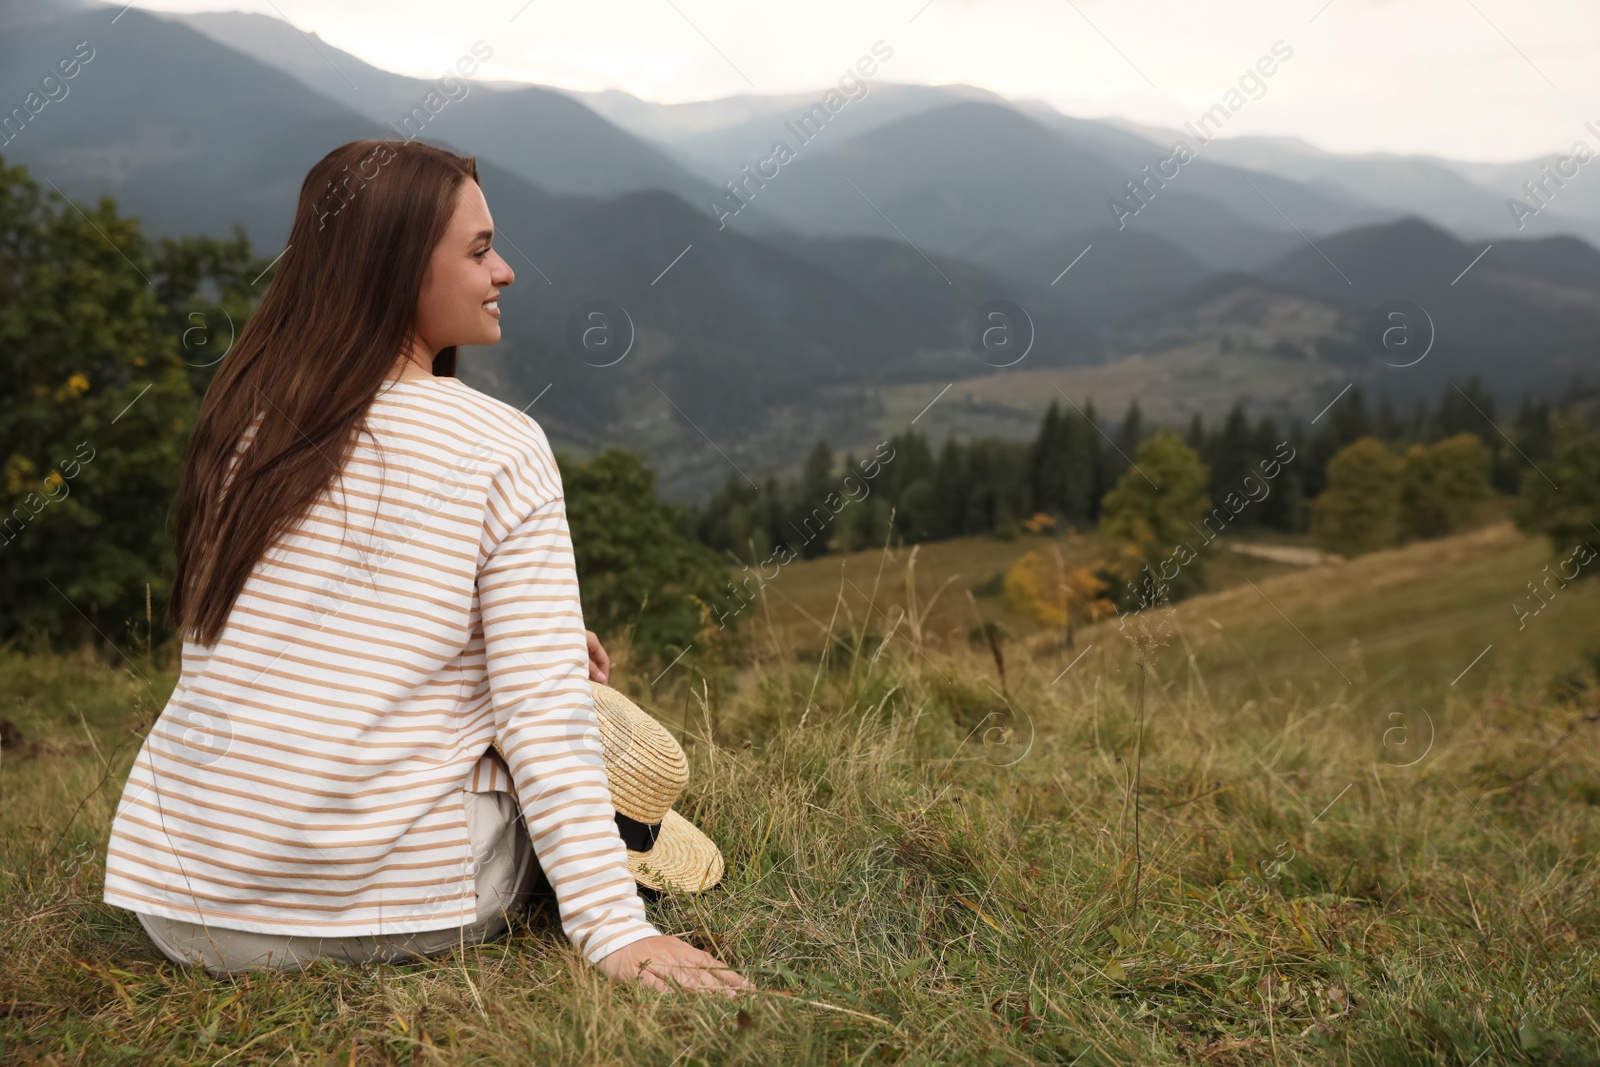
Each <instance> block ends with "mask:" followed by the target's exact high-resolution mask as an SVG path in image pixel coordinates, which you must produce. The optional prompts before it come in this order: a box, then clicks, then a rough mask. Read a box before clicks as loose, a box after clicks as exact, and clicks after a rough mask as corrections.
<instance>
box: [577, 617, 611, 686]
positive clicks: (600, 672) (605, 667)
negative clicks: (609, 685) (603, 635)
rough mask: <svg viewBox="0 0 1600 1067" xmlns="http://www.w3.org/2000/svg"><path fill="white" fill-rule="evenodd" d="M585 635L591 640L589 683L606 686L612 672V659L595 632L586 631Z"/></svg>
mask: <svg viewBox="0 0 1600 1067" xmlns="http://www.w3.org/2000/svg"><path fill="white" fill-rule="evenodd" d="M583 635H584V637H586V638H588V640H589V681H591V682H599V683H600V684H601V685H605V684H606V678H607V677H609V676H610V672H611V657H610V656H608V655H606V650H605V649H604V648H602V647H601V645H600V637H599V635H598V634H596V633H595V632H594V631H593V630H585V631H583Z"/></svg>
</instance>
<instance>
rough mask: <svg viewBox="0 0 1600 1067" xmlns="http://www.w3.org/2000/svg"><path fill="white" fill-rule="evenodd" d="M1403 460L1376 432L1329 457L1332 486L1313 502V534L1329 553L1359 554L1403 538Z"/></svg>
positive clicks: (1329, 474)
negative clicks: (1401, 478)
mask: <svg viewBox="0 0 1600 1067" xmlns="http://www.w3.org/2000/svg"><path fill="white" fill-rule="evenodd" d="M1402 466H1403V465H1402V461H1401V460H1400V458H1399V457H1398V456H1396V455H1395V454H1394V453H1393V452H1391V451H1389V449H1388V448H1387V447H1386V446H1385V445H1384V443H1383V442H1382V441H1380V440H1378V439H1377V438H1376V437H1362V438H1359V439H1357V440H1355V441H1353V442H1351V443H1350V444H1348V445H1346V446H1345V447H1344V448H1341V449H1340V450H1339V451H1338V452H1336V453H1334V455H1333V458H1332V459H1330V460H1328V487H1327V488H1326V489H1324V490H1323V491H1322V493H1321V494H1320V495H1319V496H1318V497H1317V498H1316V500H1315V501H1313V502H1312V505H1311V534H1312V536H1313V537H1315V538H1316V540H1317V543H1318V544H1319V545H1321V546H1322V547H1323V548H1324V549H1326V550H1328V551H1329V552H1337V553H1339V554H1340V555H1342V556H1359V555H1361V554H1362V553H1364V552H1371V551H1373V550H1375V549H1379V548H1388V547H1389V546H1390V545H1393V544H1395V543H1396V542H1397V541H1399V540H1400V533H1401V529H1402V512H1401V506H1400V472H1401V469H1402Z"/></svg>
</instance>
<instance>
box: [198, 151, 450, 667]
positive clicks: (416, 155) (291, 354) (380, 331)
mask: <svg viewBox="0 0 1600 1067" xmlns="http://www.w3.org/2000/svg"><path fill="white" fill-rule="evenodd" d="M468 178H470V179H472V180H473V181H477V179H478V167H477V163H476V161H475V160H474V159H472V158H471V157H468V156H458V155H455V154H454V153H451V152H446V151H444V150H443V149H440V148H435V147H433V146H432V145H427V144H422V143H421V142H416V141H352V142H350V143H349V144H346V145H341V146H340V147H338V148H335V149H334V150H333V151H332V152H329V153H328V154H327V155H326V156H324V157H323V158H322V159H321V160H320V161H318V163H317V164H316V165H315V166H313V167H312V168H311V171H310V173H309V174H307V175H306V179H305V182H304V183H303V184H302V185H301V186H300V200H299V203H298V205H297V206H296V208H295V216H294V225H293V226H292V227H291V229H290V234H289V243H288V247H287V249H286V250H285V251H284V254H283V256H282V258H281V259H279V260H278V264H277V272H276V273H275V274H274V275H273V278H272V282H271V283H270V285H269V287H268V289H267V292H266V294H265V295H264V296H263V297H262V299H261V304H260V306H258V307H257V308H256V311H255V313H254V314H253V315H252V316H251V317H250V321H249V322H248V323H247V324H246V325H245V327H244V328H243V329H242V330H241V331H240V332H239V336H238V338H237V340H236V341H235V342H234V346H233V348H232V350H231V351H229V353H228V355H227V357H226V358H225V359H223V361H222V364H221V366H220V368H219V369H218V371H217V374H216V376H215V377H214V378H213V379H212V381H211V384H210V386H209V387H208V388H207V390H206V395H205V398H204V399H203V400H202V401H201V404H200V413H199V417H198V418H197V419H196V421H195V425H194V429H193V432H192V433H191V434H190V437H189V441H188V445H187V449H186V451H185V455H184V464H183V474H182V478H181V481H180V484H179V487H178V499H177V508H176V527H177V530H176V534H177V546H176V549H177V570H176V573H175V574H174V577H173V591H172V598H171V600H170V601H169V603H168V618H169V620H170V621H171V623H172V625H173V626H174V627H175V628H176V629H177V630H178V632H180V633H181V634H182V635H183V637H184V639H185V640H189V639H191V638H192V639H194V640H197V641H198V642H199V643H200V644H202V645H213V644H215V643H216V642H217V639H218V638H219V637H220V636H221V634H222V628H223V625H224V624H225V623H226V621H227V618H228V614H229V612H230V611H231V610H232V608H233V603H234V601H235V600H236V599H237V598H238V596H239V592H240V590H242V589H243V588H244V584H245V580H246V579H247V578H249V576H250V572H251V570H252V569H253V568H254V566H255V564H256V562H257V561H258V560H259V559H260V558H261V556H262V555H263V553H265V552H266V550H267V548H268V547H269V546H270V545H271V544H272V542H273V541H274V540H275V539H276V538H277V537H278V536H279V535H280V534H281V533H283V531H284V530H285V529H286V528H287V527H289V526H291V525H292V524H293V523H294V522H296V521H297V520H298V519H299V518H301V517H302V516H303V515H305V514H306V512H307V511H308V510H309V509H310V507H311V505H312V504H313V503H314V502H315V501H316V499H317V497H318V496H319V494H321V493H322V492H323V491H324V490H325V489H326V488H327V487H328V486H329V485H330V484H331V483H332V481H333V480H334V478H335V477H336V476H337V475H338V474H339V472H340V471H341V470H342V469H343V467H344V464H345V461H346V459H347V458H348V457H349V455H350V453H351V450H352V449H353V447H354V444H355V441H356V437H357V434H358V433H359V432H360V431H361V430H363V429H364V428H365V421H366V415H367V409H368V408H369V407H370V406H371V404H372V401H373V399H374V397H375V396H376V395H377V392H378V388H379V386H380V385H382V383H383V379H384V378H386V377H388V376H389V375H390V374H391V373H392V372H393V370H394V368H395V366H396V363H397V362H398V360H399V359H400V357H401V353H402V352H403V351H404V350H405V349H406V348H407V346H408V345H409V343H410V341H411V340H412V335H413V331H414V327H415V316H416V307H417V299H418V297H419V296H420V294H421V292H422V283H423V278H424V275H425V274H426V272H427V267H428V261H429V259H430V257H431V256H432V253H433V249H434V247H435V246H436V245H437V244H438V243H439V241H440V239H441V238H442V237H443V236H444V233H445V231H446V229H447V228H448V226H449V223H450V218H451V215H452V214H453V212H454V210H455V205H456V199H457V196H458V194H459V191H460V188H461V185H462V183H463V182H464V181H465V180H467V179H468ZM455 364H456V350H455V348H453V347H451V348H446V349H444V350H443V351H442V352H440V353H439V354H438V355H437V356H435V357H434V361H433V373H434V374H435V375H440V376H447V377H454V376H455ZM258 417H259V419H260V422H259V423H256V420H257V418H258ZM252 424H255V425H256V430H255V434H254V437H253V438H252V439H251V441H250V443H249V446H248V447H247V448H245V449H244V450H243V452H242V453H238V455H239V459H238V462H237V463H236V464H235V465H234V466H233V470H232V474H231V477H230V474H229V460H230V459H231V458H232V457H233V456H234V455H235V450H236V449H237V448H238V447H239V444H240V440H241V437H242V436H243V435H244V434H245V432H246V430H247V429H248V428H249V427H250V426H251V425H252Z"/></svg>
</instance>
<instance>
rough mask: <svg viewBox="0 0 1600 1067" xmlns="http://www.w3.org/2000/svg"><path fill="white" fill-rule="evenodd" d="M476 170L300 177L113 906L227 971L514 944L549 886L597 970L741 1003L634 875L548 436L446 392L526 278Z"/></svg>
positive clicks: (210, 484) (180, 513) (176, 605)
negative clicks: (524, 918) (516, 917)
mask: <svg viewBox="0 0 1600 1067" xmlns="http://www.w3.org/2000/svg"><path fill="white" fill-rule="evenodd" d="M477 177H478V175H477V165H476V163H475V161H474V160H473V159H471V158H468V157H463V156H457V155H454V154H452V153H449V152H446V151H443V150H440V149H437V148H433V147H431V146H428V145H424V144H421V143H417V142H407V141H359V142H354V143H351V144H347V145H344V146H342V147H340V148H337V149H335V150H334V151H332V152H330V153H328V155H327V156H325V157H324V158H323V159H322V160H321V161H320V162H319V163H317V164H316V165H315V166H314V167H312V169H311V172H310V173H309V174H308V175H307V176H306V179H305V182H304V184H303V185H302V186H301V189H300V199H299V204H298V207H297V209H296V214H295V219H294V224H293V227H292V230H291V233H290V240H289V245H288V248H287V249H286V250H285V252H284V255H283V256H282V258H281V259H280V260H279V261H278V266H277V274H276V275H275V276H274V278H273V281H272V283H271V285H270V287H269V288H268V290H267V292H266V294H265V296H264V297H263V299H262V301H261V304H260V307H259V308H257V310H256V312H255V314H254V315H253V316H252V317H251V319H250V322H249V324H248V325H247V326H246V327H245V328H244V329H243V330H242V331H241V332H240V334H239V337H238V340H237V342H236V343H235V345H234V347H233V349H232V351H231V352H230V353H229V354H228V356H227V358H226V359H225V360H224V361H223V363H222V364H221V367H220V369H219V371H218V373H217V375H216V378H215V379H214V380H213V382H212V384H211V386H210V388H209V389H208V390H207V392H206V396H205V399H204V401H203V403H202V405H201V408H200V414H199V417H198V420H197V421H196V423H195V427H194V431H193V434H192V436H191V439H190V442H189V447H188V453H187V456H186V458H185V466H184V473H183V481H182V484H181V487H180V491H179V498H178V502H177V572H176V575H175V581H174V589H173V593H172V598H171V617H172V620H173V623H174V625H175V626H177V627H178V629H179V631H180V633H182V634H183V636H184V644H183V668H182V673H181V676H180V679H179V682H178V686H177V688H176V690H175V691H174V692H173V694H172V698H171V700H170V701H169V702H168V704H167V706H166V707H165V708H164V709H163V711H162V713H161V716H160V718H159V719H158V720H157V721H156V723H155V725H154V726H153V728H152V729H151V732H150V735H149V737H148V738H147V739H146V741H145V743H144V746H143V747H142V748H141V750H140V752H139V756H138V758H137V759H136V761H135V763H134V767H133V769H132V771H131V773H130V774H129V777H128V782H127V785H126V787H125V789H124V792H123V795H122V799H121V801H120V803H119V804H118V806H117V812H116V817H115V820H114V822H113V825H112V831H111V839H110V843H109V847H108V852H107V855H108V858H107V864H106V884H105V900H106V901H107V902H108V903H110V904H114V905H118V906H120V907H124V908H128V909H130V910H132V911H134V912H137V913H138V914H139V918H140V922H141V923H142V924H143V926H144V928H145V929H146V930H147V931H148V932H149V933H150V935H151V938H152V940H153V941H154V942H155V944H156V945H157V947H158V948H160V949H161V951H162V952H163V953H165V954H166V955H167V956H168V957H169V958H171V959H173V960H175V961H177V962H185V963H186V962H199V963H202V964H204V965H205V966H206V968H207V969H208V970H209V971H211V973H213V974H216V975H228V974H235V973H238V972H240V971H248V970H253V969H256V968H261V967H278V968H290V969H298V968H300V967H303V966H305V965H306V964H307V963H309V962H310V961H311V960H313V959H315V958H317V957H318V956H332V957H334V958H336V959H339V960H343V961H346V962H351V963H360V962H366V961H373V960H377V961H388V960H394V959H399V958H403V957H407V956H414V955H419V954H420V955H432V954H435V953H438V952H443V951H446V950H448V949H449V948H450V947H451V946H453V945H459V944H471V943H474V942H477V941H481V940H485V939H488V938H492V937H496V936H499V935H500V934H502V933H504V932H505V930H506V929H507V927H508V914H509V913H514V911H515V909H516V908H517V907H518V906H519V905H521V904H523V903H525V902H526V898H527V894H528V893H529V892H530V890H531V886H532V884H533V876H534V875H536V874H538V873H540V872H542V873H543V875H544V877H545V878H546V879H547V880H548V882H549V884H550V886H551V887H552V889H553V890H554V892H555V895H556V899H557V902H558V905H559V912H560V919H561V925H562V929H563V930H564V932H565V933H566V935H567V936H568V937H569V938H570V939H571V941H572V942H573V944H574V945H575V946H577V947H578V949H579V950H580V951H581V952H582V953H583V955H584V957H585V958H586V959H587V960H589V961H590V962H591V963H593V964H594V965H596V966H597V967H599V968H600V970H601V971H603V972H604V973H605V974H607V975H609V976H611V977H613V978H617V979H628V980H637V981H641V982H643V983H645V984H646V985H648V986H650V987H651V988H655V989H667V988H669V986H668V984H667V983H674V984H676V985H679V986H682V987H685V988H704V989H716V990H722V991H726V992H728V993H730V994H732V993H734V992H735V991H736V990H737V989H739V988H744V987H748V986H749V984H750V983H749V982H748V981H747V980H746V979H744V978H743V977H741V976H740V975H738V974H736V973H735V972H733V971H732V970H730V969H728V968H726V967H725V966H724V965H723V964H721V963H720V962H719V961H718V960H716V959H715V958H714V957H712V956H710V955H708V954H706V953H704V952H702V951H700V950H698V949H696V948H694V947H692V946H690V945H688V944H686V943H684V942H683V941H680V940H679V939H677V938H675V937H669V936H666V935H664V934H662V933H661V932H660V931H658V930H657V929H656V928H655V927H654V926H652V925H651V924H650V923H649V921H648V920H647V919H646V917H645V911H644V904H643V901H642V900H641V899H640V897H639V894H638V890H637V886H636V884H635V882H634V880H633V878H632V876H631V875H630V874H629V872H628V869H627V867H626V865H625V864H626V857H627V853H626V849H625V846H624V844H623V841H622V838H621V836H620V834H619V831H618V828H617V824H616V822H615V821H614V820H615V817H616V809H615V808H614V807H613V806H612V802H611V797H610V794H609V792H608V790H607V778H606V773H605V767H604V764H603V762H602V760H601V749H600V733H599V729H598V726H597V723H596V720H595V713H594V706H593V699H592V695H591V692H590V688H589V682H590V680H591V679H593V680H596V681H604V678H605V670H606V668H607V666H608V662H607V658H606V655H605V652H604V650H603V649H602V648H601V647H600V644H599V641H598V640H596V639H595V637H594V635H593V634H592V633H588V632H587V631H585V630H584V628H583V616H582V612H581V609H580V606H579V599H578V583H577V576H576V574H575V572H574V570H573V557H572V548H571V542H570V539H569V534H568V528H567V522H566V513H565V509H564V504H563V500H562V495H561V480H560V475H559V473H558V471H557V469H556V465H555V462H554V460H553V458H552V456H551V453H550V448H549V445H548V443H547V442H546V440H545V436H544V433H543V432H542V431H541V430H540V428H539V427H538V425H537V424H535V423H534V422H533V421H532V420H531V419H530V418H528V416H526V415H525V414H523V413H522V412H520V411H518V410H517V409H516V408H514V407H511V406H509V405H507V404H504V403H501V402H500V401H498V400H495V399H493V398H491V397H489V396H486V395H484V394H483V393H480V392H477V391H476V390H474V389H472V388H470V387H469V386H467V385H465V384H463V383H462V382H461V381H460V380H459V379H458V378H456V377H455V376H454V374H455V365H456V347H457V346H458V345H489V344H493V343H495V342H496V341H498V340H499V339H500V324H499V321H498V320H499V318H500V310H499V296H500V293H501V290H502V289H504V288H505V287H506V286H509V285H510V284H511V283H512V281H513V279H514V275H513V273H512V270H511V268H510V267H509V266H508V265H507V264H506V262H505V260H504V259H502V258H501V257H500V255H499V253H498V252H497V251H495V249H494V247H493V238H494V223H493V221H492V219H491V218H490V215H489V208H488V204H487V203H486V202H485V200H484V197H483V193H482V191H481V190H480V189H479V187H478V181H477ZM507 783H509V786H510V790H511V791H507V790H506V789H505V786H506V784H507ZM497 785H498V786H499V787H500V788H499V789H498V790H497V789H496V786H497ZM535 858H536V859H537V864H538V870H537V871H536V870H535V869H534V863H533V860H534V859H535Z"/></svg>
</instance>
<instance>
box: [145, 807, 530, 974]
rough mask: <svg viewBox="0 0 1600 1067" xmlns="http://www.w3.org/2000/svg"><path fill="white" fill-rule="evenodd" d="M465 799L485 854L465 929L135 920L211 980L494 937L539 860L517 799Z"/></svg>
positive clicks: (421, 952) (429, 951)
mask: <svg viewBox="0 0 1600 1067" xmlns="http://www.w3.org/2000/svg"><path fill="white" fill-rule="evenodd" d="M462 800H463V802H464V803H465V805H466V809H467V833H468V835H469V836H470V837H471V839H472V848H473V853H474V855H477V856H482V857H485V858H484V859H483V860H482V862H480V863H479V864H478V869H477V895H478V918H477V921H475V922H472V923H469V924H468V925H466V926H456V927H451V928H449V929H446V930H425V931H422V932H421V933H414V934H385V935H382V936H377V935H366V936H356V937H318V936H310V937H304V936H294V935H285V934H264V933H259V932H257V931H254V930H228V929H224V928H222V927H219V926H217V925H215V924H213V923H207V924H205V925H202V924H200V923H191V922H184V921H182V920H179V919H168V918H164V917H162V916H160V915H147V914H144V913H142V912H141V913H138V914H139V922H140V924H141V925H142V926H143V927H144V928H145V932H146V933H148V934H149V935H150V939H151V940H152V941H154V942H155V944H156V947H157V948H159V949H160V950H161V952H162V954H163V955H165V956H166V957H167V958H168V959H169V960H172V961H173V962H174V963H181V964H189V963H195V964H200V965H203V966H204V967H205V969H206V970H207V971H208V972H210V973H211V975H212V976H213V977H216V978H225V977H229V976H231V975H234V974H238V973H240V972H243V971H255V970H261V969H263V968H269V967H270V968H274V969H279V970H291V971H298V970H302V969H304V968H305V967H306V966H307V965H308V964H309V963H311V962H312V961H313V960H315V959H316V958H317V957H319V956H329V957H332V958H333V959H336V960H338V961H340V962H341V963H349V964H362V963H393V962H395V961H396V960H402V959H408V958H414V957H418V956H433V955H438V954H439V953H443V952H448V951H449V950H450V949H451V948H453V947H454V946H456V945H463V944H465V945H473V944H477V943H478V942H480V941H491V940H493V939H494V938H497V937H500V936H501V935H503V934H504V933H505V932H506V931H507V929H509V922H508V919H509V917H510V916H512V915H515V914H517V913H518V911H519V910H520V909H522V908H525V907H526V906H527V904H528V902H529V898H530V896H531V894H532V891H533V889H534V887H535V878H536V876H537V875H538V874H539V873H540V871H539V865H538V863H537V862H536V861H535V859H534V855H533V844H532V842H530V841H529V840H528V831H527V827H526V825H525V824H524V822H523V820H522V811H521V808H520V806H519V805H518V803H517V798H516V797H514V796H513V795H511V794H510V793H505V792H495V793H473V792H468V791H465V790H463V793H462Z"/></svg>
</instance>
